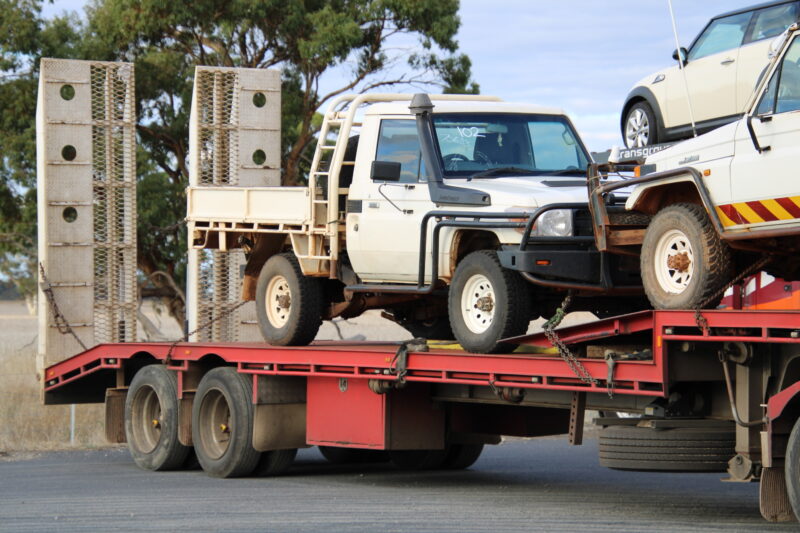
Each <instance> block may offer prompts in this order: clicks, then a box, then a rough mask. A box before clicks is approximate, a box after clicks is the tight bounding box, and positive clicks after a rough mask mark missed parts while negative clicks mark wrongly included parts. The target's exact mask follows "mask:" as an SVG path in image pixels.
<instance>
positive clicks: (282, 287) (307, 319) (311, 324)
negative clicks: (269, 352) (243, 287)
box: [256, 253, 322, 346]
mask: <svg viewBox="0 0 800 533" xmlns="http://www.w3.org/2000/svg"><path fill="white" fill-rule="evenodd" d="M256 312H257V314H258V325H259V327H260V328H261V334H262V335H263V336H264V340H266V341H267V342H268V343H270V344H272V345H274V346H304V345H306V344H308V343H310V342H311V341H312V340H314V337H316V335H317V332H318V331H319V327H320V325H321V324H322V286H321V285H320V283H319V280H317V279H314V278H309V277H307V276H304V275H303V272H302V270H300V264H299V263H298V262H297V258H296V257H295V256H294V254H291V253H285V254H278V255H274V256H272V257H271V258H269V260H268V261H267V262H266V263H264V267H263V268H262V269H261V274H260V275H259V276H258V285H257V286H256Z"/></svg>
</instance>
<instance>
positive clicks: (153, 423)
mask: <svg viewBox="0 0 800 533" xmlns="http://www.w3.org/2000/svg"><path fill="white" fill-rule="evenodd" d="M125 435H126V437H127V441H128V449H130V452H131V457H133V461H134V462H135V463H136V464H137V465H138V466H139V467H140V468H144V469H145V470H176V469H179V468H181V467H183V465H184V463H185V462H186V459H187V457H188V455H189V452H190V451H191V448H190V447H189V446H184V445H183V444H181V443H180V441H178V380H177V377H176V375H175V372H171V371H169V370H167V369H166V367H164V366H163V365H148V366H145V367H143V368H142V369H141V370H139V371H138V372H137V373H136V375H135V376H134V377H133V381H132V382H131V386H130V388H129V389H128V395H127V397H126V399H125Z"/></svg>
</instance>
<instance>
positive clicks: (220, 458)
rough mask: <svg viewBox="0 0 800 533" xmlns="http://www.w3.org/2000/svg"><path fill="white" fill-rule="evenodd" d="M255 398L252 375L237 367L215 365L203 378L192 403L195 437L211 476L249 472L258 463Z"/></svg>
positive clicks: (202, 459) (245, 473)
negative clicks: (254, 420)
mask: <svg viewBox="0 0 800 533" xmlns="http://www.w3.org/2000/svg"><path fill="white" fill-rule="evenodd" d="M252 401H253V384H252V378H251V377H249V376H244V375H242V374H239V373H238V372H237V371H236V369H235V368H232V367H227V366H226V367H219V368H215V369H214V370H211V371H209V372H208V373H207V374H206V375H205V376H203V379H202V380H201V381H200V385H199V386H198V387H197V393H196V395H195V398H194V404H193V406H192V440H193V441H194V449H195V453H197V460H198V461H199V462H200V466H202V467H203V470H204V471H205V472H206V473H207V474H208V475H209V476H213V477H222V478H227V477H240V476H246V475H248V474H250V473H251V472H253V470H254V469H255V467H256V465H257V464H258V462H259V459H260V458H261V454H260V453H258V452H257V451H256V450H255V449H254V448H253V403H252Z"/></svg>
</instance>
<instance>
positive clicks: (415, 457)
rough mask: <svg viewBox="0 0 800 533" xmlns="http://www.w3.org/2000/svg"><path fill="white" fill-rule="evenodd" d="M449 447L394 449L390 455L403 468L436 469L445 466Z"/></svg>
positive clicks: (397, 465) (393, 461) (396, 464)
mask: <svg viewBox="0 0 800 533" xmlns="http://www.w3.org/2000/svg"><path fill="white" fill-rule="evenodd" d="M448 452H449V449H448V448H445V449H444V450H392V451H390V452H389V457H390V458H391V460H392V463H394V465H395V466H396V467H398V468H400V469H402V470H434V469H436V468H441V467H442V466H444V463H445V460H446V459H447V454H448Z"/></svg>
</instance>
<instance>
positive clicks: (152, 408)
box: [131, 385, 163, 453]
mask: <svg viewBox="0 0 800 533" xmlns="http://www.w3.org/2000/svg"><path fill="white" fill-rule="evenodd" d="M132 410H133V413H132V416H131V418H132V424H131V425H132V429H133V435H132V439H133V441H134V445H135V446H136V448H137V449H138V450H140V451H141V452H142V453H151V452H152V451H153V450H155V449H156V446H158V443H159V441H160V440H161V427H162V422H163V420H162V411H161V401H160V400H159V398H158V394H157V393H156V391H155V389H153V388H152V387H150V386H147V385H145V386H143V387H141V388H139V390H137V391H136V394H135V395H134V397H133V405H132Z"/></svg>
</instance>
